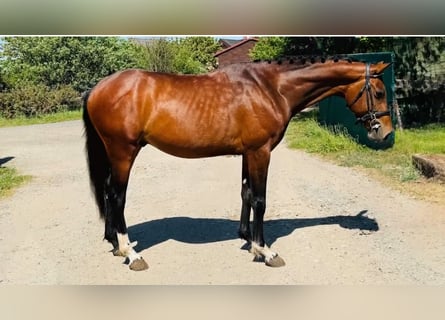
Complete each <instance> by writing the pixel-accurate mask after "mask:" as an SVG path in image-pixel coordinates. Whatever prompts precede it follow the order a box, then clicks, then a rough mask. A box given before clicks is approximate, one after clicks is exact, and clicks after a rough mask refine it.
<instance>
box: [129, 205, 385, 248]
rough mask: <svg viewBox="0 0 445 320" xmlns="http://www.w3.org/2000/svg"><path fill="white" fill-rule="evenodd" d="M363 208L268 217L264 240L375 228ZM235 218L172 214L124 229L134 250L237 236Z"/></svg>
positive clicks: (222, 239)
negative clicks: (310, 231)
mask: <svg viewBox="0 0 445 320" xmlns="http://www.w3.org/2000/svg"><path fill="white" fill-rule="evenodd" d="M366 213H367V210H363V211H361V212H359V213H358V214H357V215H352V216H343V215H341V216H340V215H337V216H330V217H324V218H295V219H277V220H269V221H267V220H266V221H265V223H264V234H265V241H266V243H267V244H268V245H269V246H270V245H272V244H273V243H274V242H275V241H276V240H277V239H278V238H281V237H284V236H287V235H289V234H291V233H292V232H293V231H294V230H296V229H300V228H307V227H314V226H321V225H334V224H337V225H339V226H340V227H342V228H345V229H358V230H363V231H378V230H379V226H378V224H377V222H376V221H375V220H374V219H371V218H369V217H367V216H366ZM238 226H239V221H237V220H228V219H212V218H188V217H172V218H164V219H158V220H153V221H147V222H144V223H140V224H137V225H134V226H131V227H129V228H128V234H129V236H130V239H131V240H132V241H135V240H137V242H138V245H137V246H136V248H135V249H136V251H138V252H140V251H142V250H144V249H147V248H150V247H152V246H155V245H157V244H159V243H162V242H164V241H167V240H170V239H172V240H176V241H181V242H185V243H211V242H218V241H226V240H233V239H237V238H238V234H237V232H238Z"/></svg>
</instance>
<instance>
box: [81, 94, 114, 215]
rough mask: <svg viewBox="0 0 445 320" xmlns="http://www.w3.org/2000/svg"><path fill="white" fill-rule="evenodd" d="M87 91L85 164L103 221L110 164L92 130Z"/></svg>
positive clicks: (84, 110)
mask: <svg viewBox="0 0 445 320" xmlns="http://www.w3.org/2000/svg"><path fill="white" fill-rule="evenodd" d="M90 92H91V91H88V92H87V93H86V94H85V95H84V97H83V123H84V126H85V136H86V152H87V162H88V169H89V174H90V183H91V189H92V191H93V193H94V196H95V198H96V203H97V206H98V208H99V213H100V217H101V218H102V219H105V199H104V191H105V190H104V189H105V181H106V180H107V178H108V177H109V175H110V162H109V160H108V157H107V153H106V151H105V146H104V144H103V142H102V140H101V138H100V137H99V135H98V133H97V131H96V129H95V128H94V126H93V124H92V122H91V119H90V116H89V114H88V108H87V105H88V98H89V96H90Z"/></svg>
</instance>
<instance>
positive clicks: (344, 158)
mask: <svg viewBox="0 0 445 320" xmlns="http://www.w3.org/2000/svg"><path fill="white" fill-rule="evenodd" d="M333 131H334V132H333ZM286 140H287V143H288V145H289V146H290V147H291V148H296V149H301V150H304V151H306V152H309V153H314V154H317V155H320V156H321V157H323V158H325V159H329V160H331V161H333V162H335V163H337V164H339V165H341V166H347V167H356V168H360V169H362V170H363V171H365V172H367V173H369V174H372V175H373V177H377V178H378V179H379V180H380V181H383V182H385V183H386V184H389V185H391V186H394V187H396V188H397V189H399V190H401V191H407V192H408V193H410V194H412V195H415V196H417V197H419V198H423V199H428V200H434V201H439V202H442V201H443V202H444V203H445V200H440V199H442V198H443V192H444V187H445V186H444V185H441V184H439V183H435V182H432V181H429V180H426V179H425V178H423V177H422V176H421V174H420V173H419V172H418V171H417V169H416V168H415V167H414V166H413V164H412V158H411V157H412V155H413V154H415V153H423V154H445V126H443V125H442V126H440V125H431V126H427V127H424V128H421V129H410V130H404V131H397V132H396V138H395V144H394V146H393V147H392V148H390V149H387V150H373V149H370V148H367V147H365V146H362V145H359V144H357V143H356V142H355V141H354V140H353V139H352V138H351V137H350V136H349V135H348V134H347V133H346V132H344V131H342V130H341V129H339V128H334V129H333V130H331V129H328V128H326V127H324V126H321V125H320V124H319V123H318V121H317V113H315V112H312V113H310V114H305V115H300V116H298V117H296V118H295V119H294V120H292V121H291V123H290V124H289V128H288V130H287V132H286ZM435 190H436V191H437V192H438V193H441V194H442V196H441V195H440V194H435V192H436V191H435Z"/></svg>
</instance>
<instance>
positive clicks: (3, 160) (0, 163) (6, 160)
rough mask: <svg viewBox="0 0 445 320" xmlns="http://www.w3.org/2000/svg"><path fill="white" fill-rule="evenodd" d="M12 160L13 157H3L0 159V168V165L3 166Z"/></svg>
mask: <svg viewBox="0 0 445 320" xmlns="http://www.w3.org/2000/svg"><path fill="white" fill-rule="evenodd" d="M12 159H14V157H4V158H0V167H1V166H2V165H4V164H5V163H7V162H9V161H11V160H12Z"/></svg>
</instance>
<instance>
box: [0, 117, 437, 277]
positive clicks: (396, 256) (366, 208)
mask: <svg viewBox="0 0 445 320" xmlns="http://www.w3.org/2000/svg"><path fill="white" fill-rule="evenodd" d="M0 163H3V165H4V166H13V167H16V168H17V169H18V170H19V171H20V172H21V173H23V174H29V175H32V176H33V177H34V178H33V179H32V181H31V182H30V183H28V184H27V185H25V186H23V187H21V188H19V189H18V190H17V191H16V192H15V193H14V194H13V195H12V196H10V197H7V198H3V199H0V254H1V256H2V263H1V264H0V283H2V284H314V285H324V284H341V285H349V284H367V285H371V284H372V285H374V284H440V285H444V284H445V208H444V207H440V206H438V205H433V204H429V203H426V202H421V201H417V200H414V199H411V198H409V197H407V196H405V195H402V194H400V193H399V192H397V191H394V190H391V189H388V188H387V187H384V186H382V185H381V184H379V183H378V182H376V181H375V180H373V179H372V178H371V177H368V176H365V175H363V174H362V173H360V172H357V171H354V170H353V169H350V168H343V167H339V166H336V165H333V164H331V163H327V162H325V161H322V160H319V159H317V158H316V157H314V156H310V155H308V154H306V153H303V152H300V151H294V150H289V149H288V148H287V147H286V146H285V144H284V143H282V144H281V145H279V146H278V147H277V149H276V150H275V151H274V152H273V153H272V159H271V167H270V171H269V181H268V208H267V211H266V219H265V220H266V224H265V238H266V242H268V243H269V244H270V245H272V247H273V248H274V249H275V250H276V251H277V252H278V253H279V254H280V255H281V256H282V257H283V259H284V260H285V261H286V266H285V267H283V268H269V267H266V266H265V265H264V264H263V263H259V262H253V261H252V258H253V257H252V256H251V254H250V253H249V252H248V251H247V250H246V249H245V243H244V241H242V240H240V239H238V238H237V228H238V219H239V212H240V207H241V199H240V184H241V181H240V174H241V158H240V157H232V156H227V157H217V158H206V159H198V160H197V159H193V160H190V159H180V158H175V157H172V156H169V155H166V154H164V153H161V152H160V151H158V150H157V149H154V148H153V147H151V146H147V147H145V148H144V149H143V150H142V151H141V153H140V154H139V156H138V158H137V159H136V163H135V166H134V168H133V171H132V176H131V179H130V184H129V189H128V195H127V209H126V219H127V225H128V226H129V235H130V239H131V240H132V241H134V240H137V241H138V243H139V244H138V246H137V247H136V249H137V250H138V251H140V252H141V254H142V255H143V257H144V258H145V260H146V261H147V262H148V264H149V266H150V268H149V269H148V270H146V271H143V272H133V271H130V270H129V269H128V266H127V265H125V264H124V263H123V262H124V261H123V259H122V258H121V257H114V256H113V255H112V254H111V253H110V252H109V251H110V249H111V246H110V245H109V244H108V243H107V242H106V241H102V238H103V223H102V222H101V221H100V220H99V215H98V213H97V209H96V207H95V204H94V202H93V198H92V195H91V193H90V188H89V182H88V179H87V171H86V162H85V153H84V139H83V128H82V124H81V122H80V121H70V122H64V123H57V124H46V125H33V126H26V127H12V128H0Z"/></svg>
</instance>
